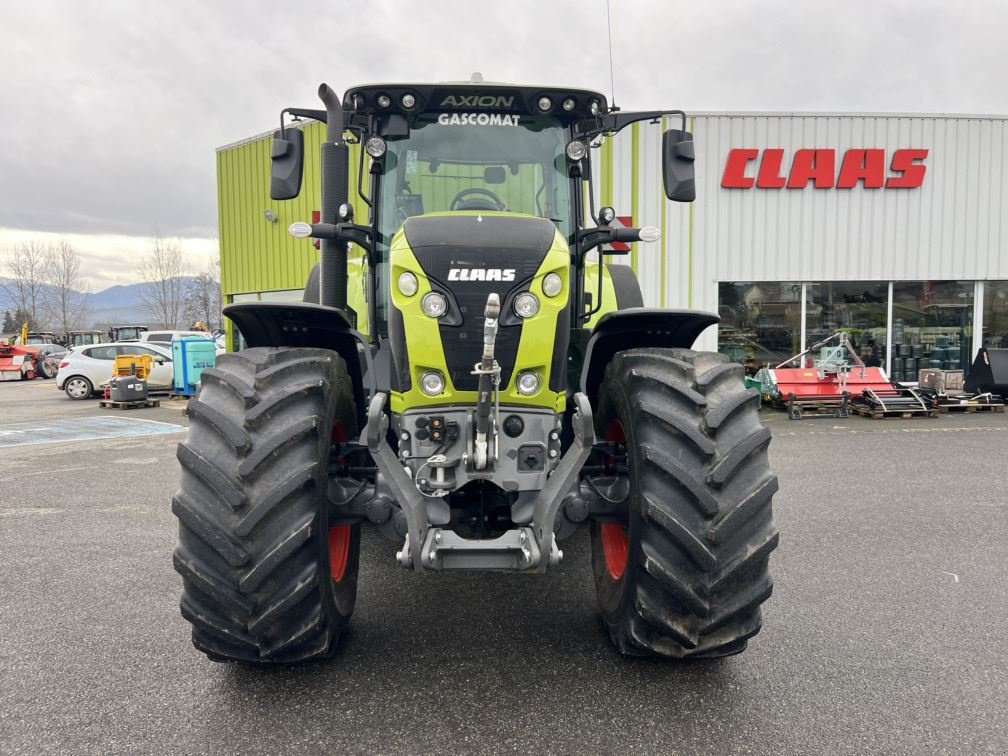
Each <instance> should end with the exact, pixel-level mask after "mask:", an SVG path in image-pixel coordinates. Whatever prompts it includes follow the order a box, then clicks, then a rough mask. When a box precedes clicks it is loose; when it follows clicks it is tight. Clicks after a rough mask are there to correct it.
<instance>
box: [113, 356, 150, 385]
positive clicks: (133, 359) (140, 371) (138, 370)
mask: <svg viewBox="0 0 1008 756" xmlns="http://www.w3.org/2000/svg"><path fill="white" fill-rule="evenodd" d="M153 364H154V358H153V357H151V356H150V355H149V354H123V355H120V356H119V357H116V358H115V372H114V373H113V374H112V377H113V378H120V377H124V376H129V375H135V376H136V377H137V378H139V379H140V380H142V381H146V380H147V376H148V375H150V371H151V367H152V366H153Z"/></svg>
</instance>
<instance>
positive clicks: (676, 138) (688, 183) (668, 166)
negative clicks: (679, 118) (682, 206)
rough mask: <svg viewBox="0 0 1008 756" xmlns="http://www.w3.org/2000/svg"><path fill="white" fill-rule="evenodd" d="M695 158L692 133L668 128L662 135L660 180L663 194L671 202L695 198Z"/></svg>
mask: <svg viewBox="0 0 1008 756" xmlns="http://www.w3.org/2000/svg"><path fill="white" fill-rule="evenodd" d="M695 158H696V156H695V154H694V151H693V135H692V134H690V133H689V132H688V131H680V130H679V129H669V130H668V131H666V132H665V133H664V134H663V135H662V181H663V183H664V184H665V196H666V197H668V198H669V199H670V200H672V201H673V202H692V201H693V200H695V199H696V181H695V172H694V169H693V161H694V160H695Z"/></svg>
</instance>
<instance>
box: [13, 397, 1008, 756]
mask: <svg viewBox="0 0 1008 756" xmlns="http://www.w3.org/2000/svg"><path fill="white" fill-rule="evenodd" d="M180 409H181V408H180V406H179V405H178V403H174V404H169V403H166V406H165V407H163V408H162V409H160V410H144V411H143V412H142V414H140V415H138V416H139V417H142V418H144V419H148V420H158V421H162V422H169V423H175V424H178V425H180V426H181V425H184V423H185V419H184V416H183V414H182V412H181V411H180ZM98 414H108V413H107V412H101V413H100V412H99V411H98V410H97V408H96V403H95V402H71V401H69V400H67V399H65V397H63V395H62V394H58V392H57V391H56V390H55V388H53V386H52V382H51V381H50V382H34V383H30V384H29V383H26V384H3V385H0V442H2V432H3V428H2V426H3V425H4V424H9V423H18V422H25V421H28V420H31V419H33V417H41V418H53V417H57V416H69V417H76V416H90V415H98ZM767 421H768V424H770V425H772V427H773V429H774V431H775V440H774V442H773V445H772V447H771V457H772V460H773V464H774V466H775V468H776V469H777V471H778V473H779V475H780V479H781V491H780V494H779V495H778V496H777V498H776V500H775V509H776V517H777V521H778V524H779V526H780V529H781V533H782V542H781V547H780V549H779V550H778V551H777V552H775V555H774V557H773V559H772V562H771V565H772V569H773V572H774V575H775V578H776V590H775V594H774V596H773V598H772V599H771V600H770V602H769V604H768V605H767V608H766V610H765V626H764V629H763V632H762V633H761V634H760V635H759V636H758V637H757V638H756V639H755V640H754V641H753V642H752V643H751V644H750V647H749V650H748V651H747V652H746V653H745V654H743V655H741V656H737V657H733V658H730V659H727V660H721V661H715V662H702V663H691V664H682V663H668V662H660V661H653V660H627V659H623V658H621V657H619V656H618V655H617V654H616V653H615V652H614V651H613V650H612V649H611V648H610V647H609V645H608V642H607V639H606V638H605V636H604V633H603V631H602V629H601V627H600V625H599V622H598V619H597V617H596V614H595V598H594V594H593V588H592V583H591V578H590V570H589V567H588V540H587V538H585V537H576V538H575V539H574V540H573V541H572V542H568V543H567V544H566V545H565V546H564V552H565V559H564V562H563V564H562V565H561V566H560V567H559V568H558V569H556V570H554V571H553V572H551V574H549V575H547V576H545V577H541V578H536V577H528V576H509V575H452V576H434V577H418V576H415V575H411V574H408V573H406V572H405V571H403V570H402V569H401V568H398V567H397V566H395V563H394V560H393V551H394V547H393V546H392V545H391V544H388V543H386V542H384V541H383V540H381V539H380V538H379V537H377V536H371V537H366V539H365V543H364V549H363V553H362V557H361V582H360V597H359V600H358V604H357V610H356V614H355V616H354V621H353V624H352V630H351V632H350V633H349V634H348V635H347V636H346V637H345V639H344V641H343V644H342V646H341V649H340V651H339V653H338V655H337V656H336V658H334V659H332V660H330V661H326V662H324V663H315V664H309V665H304V666H301V667H295V668H280V669H277V668H272V669H254V668H248V667H242V666H232V665H218V664H213V663H211V662H209V661H207V660H206V659H204V658H203V657H202V656H201V655H200V654H198V653H197V652H196V651H195V650H194V649H193V648H192V646H191V644H190V641H189V631H188V625H187V624H186V623H185V622H184V621H183V620H182V618H181V617H180V615H179V613H178V608H177V602H178V595H179V590H180V581H179V579H178V578H177V576H176V575H175V573H174V572H173V571H172V568H171V551H172V548H173V546H174V541H175V523H174V521H173V517H172V515H171V513H170V510H169V498H170V495H171V493H172V491H173V490H174V488H175V486H176V484H177V480H178V470H177V465H176V463H175V460H174V445H175V443H176V442H177V441H178V440H179V439H180V438H181V437H182V436H181V434H178V435H160V436H147V437H140V438H121V439H109V440H94V441H80V442H72V443H53V444H46V445H38V446H31V447H20V448H17V447H10V448H0V484H2V487H0V490H2V491H3V493H2V494H0V555H2V561H0V752H2V753H19V754H20V753H24V754H38V753H56V752H75V753H124V752H155V753H214V754H217V753H251V752H292V751H299V752H321V751H323V750H325V751H329V752H381V753H406V752H433V751H445V752H450V751H465V752H509V751H524V752H529V751H535V752H560V753H569V752H582V753H595V752H631V753H675V752H681V753H712V754H713V753H718V754H721V753H802V754H805V753H870V752H871V753H877V752H884V753H1005V752H1006V751H1008V721H1006V720H1008V651H1006V641H1008V630H1006V628H1008V549H1006V546H1008V476H1006V460H1008V415H992V414H984V415H981V414H976V415H953V416H944V417H941V418H938V419H933V420H905V421H904V420H883V421H874V420H865V419H860V418H852V419H849V420H843V421H834V420H805V421H802V422H790V421H787V420H786V419H784V418H783V417H782V416H780V415H769V416H768V418H767Z"/></svg>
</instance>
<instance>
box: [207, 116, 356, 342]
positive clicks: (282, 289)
mask: <svg viewBox="0 0 1008 756" xmlns="http://www.w3.org/2000/svg"><path fill="white" fill-rule="evenodd" d="M288 128H296V125H293V126H289V127H288ZM301 128H302V130H303V131H304V135H305V161H304V180H303V181H302V182H301V193H300V194H299V195H298V196H297V197H295V198H294V199H292V200H272V199H270V196H269V185H270V147H271V139H272V133H269V134H261V135H259V136H257V137H253V138H251V139H249V140H246V141H244V142H241V143H239V144H235V145H231V146H228V147H222V148H220V149H218V150H217V213H218V222H219V224H220V275H221V294H222V295H223V301H224V303H225V304H230V303H232V302H236V301H256V300H258V299H260V294H261V293H262V294H264V295H265V296H262V297H261V299H262V301H279V300H282V299H286V300H300V299H301V291H303V290H304V287H305V282H306V281H307V280H308V274H309V273H310V272H311V269H312V267H313V266H314V265H315V263H317V262H318V260H319V253H318V250H316V249H315V247H314V246H312V240H311V239H295V238H294V237H293V236H291V235H290V234H289V233H288V232H287V228H288V227H289V226H290V224H291V223H294V222H295V221H306V222H310V221H311V219H312V211H313V210H319V209H320V208H321V199H320V192H321V190H320V182H321V179H320V171H321V168H320V164H321V163H320V159H319V154H320V151H321V144H322V140H323V139H324V138H325V124H322V123H317V122H310V123H306V124H305V125H304V126H303V127H301ZM350 150H351V152H350V185H351V187H356V186H357V175H358V165H359V153H358V147H357V145H351V147H350ZM365 178H366V177H365ZM350 195H351V201H352V202H353V205H354V211H355V212H356V213H357V214H358V217H367V211H368V208H367V205H366V204H364V202H363V201H361V199H360V198H359V197H358V196H357V192H356V191H351V193H350ZM267 210H269V211H270V212H272V213H273V214H274V216H275V217H276V222H275V223H271V222H270V221H268V220H267V219H266V215H265V213H266V211H267ZM361 214H363V215H361ZM361 256H362V255H361V250H360V249H358V248H357V247H352V248H351V251H350V261H351V263H350V270H349V274H350V276H351V280H350V283H349V292H348V299H349V304H350V306H351V307H353V308H354V309H355V310H357V312H358V320H357V323H358V327H359V328H360V327H361V326H364V327H365V328H364V329H365V330H366V326H367V308H366V307H365V300H364V278H363V275H362V273H363V271H364V267H363V264H362V262H361ZM356 277H359V278H360V285H358V283H357V281H356V280H355V278H356ZM225 328H226V330H227V332H228V341H227V343H228V344H229V345H230V344H233V341H232V334H233V324H232V323H231V321H230V320H227V319H225Z"/></svg>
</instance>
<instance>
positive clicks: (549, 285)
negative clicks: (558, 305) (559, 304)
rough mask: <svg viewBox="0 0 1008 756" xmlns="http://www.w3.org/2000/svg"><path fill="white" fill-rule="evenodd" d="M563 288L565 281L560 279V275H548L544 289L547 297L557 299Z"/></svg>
mask: <svg viewBox="0 0 1008 756" xmlns="http://www.w3.org/2000/svg"><path fill="white" fill-rule="evenodd" d="M562 288H563V279H562V278H560V274H559V273H547V274H546V275H545V277H544V278H543V282H542V289H543V294H545V295H546V296H547V297H555V296H556V295H557V294H559V293H560V290H561V289H562Z"/></svg>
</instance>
